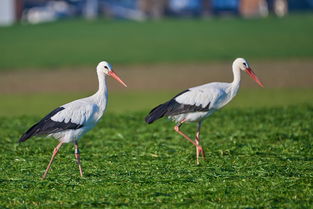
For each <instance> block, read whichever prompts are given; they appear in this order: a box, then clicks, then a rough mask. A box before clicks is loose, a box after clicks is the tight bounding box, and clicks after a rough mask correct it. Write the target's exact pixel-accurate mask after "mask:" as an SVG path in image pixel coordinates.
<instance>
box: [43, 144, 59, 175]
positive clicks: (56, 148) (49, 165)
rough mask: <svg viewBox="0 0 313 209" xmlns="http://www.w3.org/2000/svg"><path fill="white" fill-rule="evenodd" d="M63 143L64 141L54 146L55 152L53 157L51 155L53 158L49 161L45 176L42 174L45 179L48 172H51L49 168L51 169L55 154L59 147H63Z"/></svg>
mask: <svg viewBox="0 0 313 209" xmlns="http://www.w3.org/2000/svg"><path fill="white" fill-rule="evenodd" d="M62 145H63V142H60V143H59V144H58V145H57V146H56V147H55V148H54V150H53V154H52V157H51V160H50V162H49V164H48V166H47V169H46V171H45V173H44V174H43V176H42V178H43V179H45V178H46V176H47V174H48V172H49V169H50V167H51V164H52V162H53V160H54V158H55V156H56V155H57V153H58V151H59V149H60V148H61V146H62Z"/></svg>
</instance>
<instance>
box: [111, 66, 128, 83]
mask: <svg viewBox="0 0 313 209" xmlns="http://www.w3.org/2000/svg"><path fill="white" fill-rule="evenodd" d="M109 76H112V78H114V79H115V80H117V81H118V82H119V83H121V84H122V85H123V86H125V87H127V85H126V84H125V83H124V81H122V79H120V77H118V75H116V73H115V72H114V71H113V70H111V71H109Z"/></svg>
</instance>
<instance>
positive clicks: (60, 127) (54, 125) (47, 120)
mask: <svg viewBox="0 0 313 209" xmlns="http://www.w3.org/2000/svg"><path fill="white" fill-rule="evenodd" d="M64 109H65V108H64V107H58V108H56V109H55V110H53V111H52V112H50V113H49V114H48V115H46V116H45V117H44V118H43V119H41V120H40V121H39V122H38V123H36V124H35V125H33V126H32V127H30V128H29V129H28V130H27V131H26V132H25V133H24V134H23V136H22V137H21V138H20V139H19V142H24V141H26V140H27V139H29V138H30V137H32V136H38V135H47V134H52V133H57V132H60V131H64V130H67V129H79V128H81V127H82V126H83V125H81V124H76V123H72V122H71V121H69V122H67V123H65V122H64V121H63V122H57V121H53V120H51V118H52V117H53V116H54V115H55V114H57V113H58V112H60V111H62V110H64Z"/></svg>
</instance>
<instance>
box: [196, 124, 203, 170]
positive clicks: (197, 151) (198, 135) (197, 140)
mask: <svg viewBox="0 0 313 209" xmlns="http://www.w3.org/2000/svg"><path fill="white" fill-rule="evenodd" d="M201 125H202V123H201V121H200V122H199V123H198V128H197V133H196V139H195V142H196V144H197V145H198V146H199V144H200V129H201ZM200 153H201V155H202V157H203V158H204V159H205V153H204V150H203V149H202V148H201V149H199V148H198V147H196V155H197V164H199V154H200Z"/></svg>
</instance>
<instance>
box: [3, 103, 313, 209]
mask: <svg viewBox="0 0 313 209" xmlns="http://www.w3.org/2000/svg"><path fill="white" fill-rule="evenodd" d="M144 115H145V112H142V111H141V112H134V113H127V114H117V113H108V114H107V115H106V117H105V118H104V120H102V121H101V123H100V124H98V126H97V127H96V128H95V129H94V130H93V131H91V132H90V133H88V134H87V135H86V136H85V137H84V138H83V139H82V140H81V142H80V147H81V152H82V153H81V157H82V164H83V167H84V171H85V176H84V177H83V178H80V177H79V172H78V168H77V165H76V164H75V160H74V155H73V146H72V145H65V146H64V147H62V149H61V151H60V154H59V155H58V156H57V158H56V160H55V162H54V164H53V165H52V170H51V171H50V173H49V174H48V178H47V179H46V180H41V178H40V176H41V175H42V173H43V171H44V169H45V167H46V165H47V163H48V161H49V159H50V156H51V153H52V151H53V147H54V146H55V145H56V141H55V140H51V139H46V138H32V139H30V140H29V141H27V142H25V143H23V144H17V140H18V138H19V137H20V135H21V134H22V133H23V131H25V130H26V128H27V127H29V126H30V125H32V124H33V123H34V122H36V121H37V120H38V119H39V117H37V116H36V117H35V116H24V117H21V116H19V117H9V118H8V117H1V119H0V120H1V123H0V130H1V131H0V138H1V140H0V184H1V186H0V207H1V208H64V207H65V208H69V207H71V208H104V207H107V208H119V207H121V208H135V207H137V208H175V207H180V208H312V205H313V185H312V183H313V182H312V179H313V161H312V159H313V151H312V146H313V133H312V128H313V127H312V117H313V106H312V105H297V106H296V105H294V106H289V107H264V108H232V109H225V110H222V111H220V112H218V113H216V114H215V115H213V116H212V117H210V118H209V119H207V120H206V121H205V123H204V126H203V134H202V145H203V147H204V148H205V151H206V155H207V159H206V161H202V160H201V164H200V165H199V166H196V165H195V149H194V147H192V146H191V144H189V143H188V142H187V141H186V140H184V139H182V137H180V136H179V135H177V134H175V133H174V131H173V130H172V126H173V124H172V123H171V122H170V121H167V120H161V121H157V122H156V123H155V124H152V125H146V124H145V123H144V121H143V117H144ZM182 129H183V130H185V131H186V132H187V133H189V134H193V132H194V129H195V125H185V126H183V127H182Z"/></svg>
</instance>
